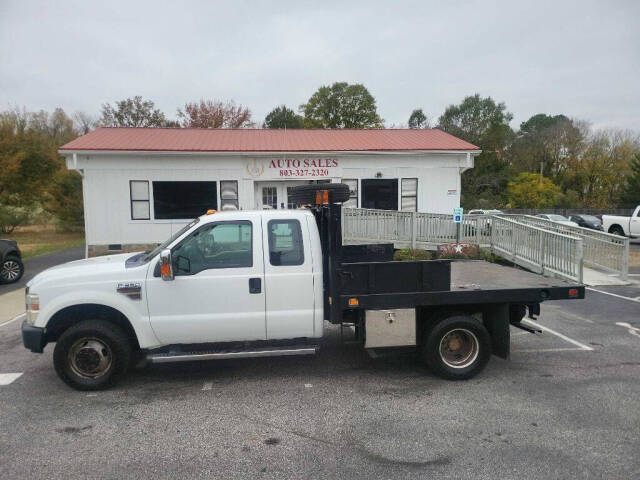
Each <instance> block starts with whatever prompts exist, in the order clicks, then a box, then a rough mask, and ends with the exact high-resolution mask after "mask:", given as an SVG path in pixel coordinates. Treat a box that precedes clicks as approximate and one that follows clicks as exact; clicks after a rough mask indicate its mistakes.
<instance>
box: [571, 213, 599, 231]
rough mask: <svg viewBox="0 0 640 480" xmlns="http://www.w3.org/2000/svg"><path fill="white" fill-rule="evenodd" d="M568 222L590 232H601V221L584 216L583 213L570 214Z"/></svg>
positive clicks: (591, 216)
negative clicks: (588, 229)
mask: <svg viewBox="0 0 640 480" xmlns="http://www.w3.org/2000/svg"><path fill="white" fill-rule="evenodd" d="M569 220H571V221H572V222H576V223H577V224H578V225H579V226H580V227H584V228H590V229H592V230H601V231H602V221H601V220H600V219H599V218H598V217H594V216H593V215H585V214H583V213H572V214H571V215H569Z"/></svg>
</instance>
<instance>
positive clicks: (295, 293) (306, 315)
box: [262, 215, 322, 339]
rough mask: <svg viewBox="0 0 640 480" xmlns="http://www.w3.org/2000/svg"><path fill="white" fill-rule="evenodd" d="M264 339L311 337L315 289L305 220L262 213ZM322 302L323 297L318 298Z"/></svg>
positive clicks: (312, 332) (312, 333)
mask: <svg viewBox="0 0 640 480" xmlns="http://www.w3.org/2000/svg"><path fill="white" fill-rule="evenodd" d="M262 228H263V229H264V231H265V232H266V234H265V235H264V236H263V242H264V243H263V248H264V252H265V259H264V265H265V267H264V269H265V271H264V276H265V288H266V302H267V307H266V314H267V339H278V338H280V339H282V338H297V337H313V336H314V323H313V319H314V291H313V267H312V258H311V247H310V245H309V241H308V239H309V231H308V226H307V222H301V221H300V220H299V219H297V218H282V219H278V218H274V217H272V216H270V215H269V216H265V218H263V223H262ZM320 301H322V300H320Z"/></svg>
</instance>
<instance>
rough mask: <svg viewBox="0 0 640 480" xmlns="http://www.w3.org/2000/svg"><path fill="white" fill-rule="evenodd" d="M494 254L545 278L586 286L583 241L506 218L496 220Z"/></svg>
mask: <svg viewBox="0 0 640 480" xmlns="http://www.w3.org/2000/svg"><path fill="white" fill-rule="evenodd" d="M491 250H492V251H493V252H495V253H497V254H499V255H500V256H503V257H505V258H507V259H508V260H511V261H512V262H513V263H516V264H518V265H522V266H524V267H527V268H529V269H530V270H533V271H535V272H538V273H541V274H543V275H544V274H549V273H551V274H553V275H556V276H560V277H563V278H568V279H570V280H576V281H578V282H580V283H582V280H583V276H582V275H583V255H584V250H583V240H582V239H581V238H579V237H575V236H570V235H565V234H562V233H558V232H554V231H551V230H545V229H543V228H539V227H534V226H532V225H528V224H526V223H521V222H518V221H515V220H511V219H508V218H504V217H494V218H493V222H492V226H491Z"/></svg>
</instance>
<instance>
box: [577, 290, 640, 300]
mask: <svg viewBox="0 0 640 480" xmlns="http://www.w3.org/2000/svg"><path fill="white" fill-rule="evenodd" d="M586 289H587V290H591V291H592V292H598V293H604V294H605V295H611V296H612V297H616V298H622V299H624V300H629V301H630V302H636V303H640V300H638V299H637V298H631V297H624V296H622V295H618V294H617V293H611V292H605V291H604V290H598V289H595V288H591V287H586Z"/></svg>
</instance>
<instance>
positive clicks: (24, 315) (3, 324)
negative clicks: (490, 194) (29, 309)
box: [0, 312, 27, 327]
mask: <svg viewBox="0 0 640 480" xmlns="http://www.w3.org/2000/svg"><path fill="white" fill-rule="evenodd" d="M26 316H27V313H26V312H25V313H21V314H20V315H18V316H16V317H13V318H12V319H11V320H8V321H6V322H4V323H0V327H4V326H5V325H9V324H10V323H13V322H15V321H16V320H20V319H21V318H22V317H26Z"/></svg>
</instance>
